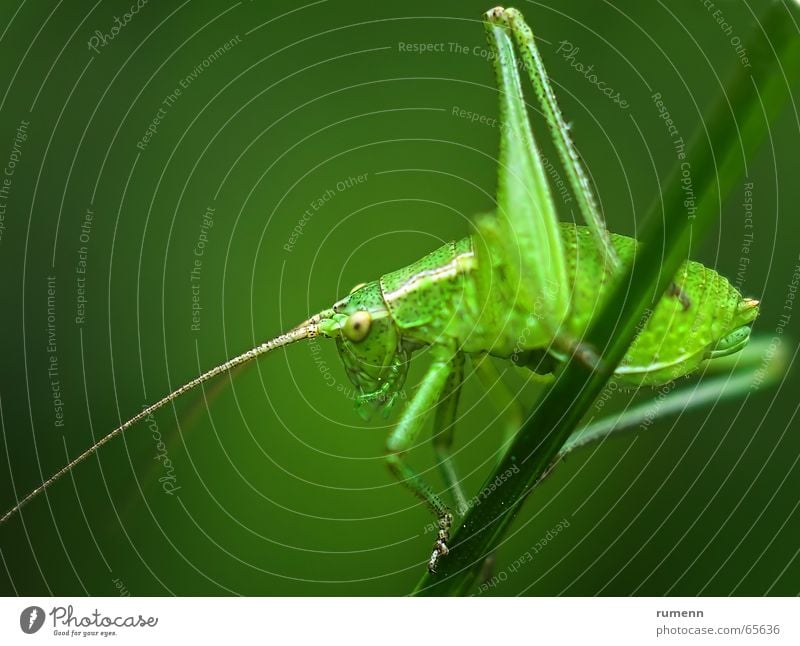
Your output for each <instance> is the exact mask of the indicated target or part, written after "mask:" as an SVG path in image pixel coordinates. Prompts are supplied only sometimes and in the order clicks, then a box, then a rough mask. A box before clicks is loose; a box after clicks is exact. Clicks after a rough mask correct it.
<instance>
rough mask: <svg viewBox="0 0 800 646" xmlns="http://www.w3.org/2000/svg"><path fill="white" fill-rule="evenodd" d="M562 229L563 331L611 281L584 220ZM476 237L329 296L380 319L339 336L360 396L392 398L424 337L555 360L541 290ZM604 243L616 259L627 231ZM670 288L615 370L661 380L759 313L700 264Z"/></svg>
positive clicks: (580, 320)
mask: <svg viewBox="0 0 800 646" xmlns="http://www.w3.org/2000/svg"><path fill="white" fill-rule="evenodd" d="M479 226H480V225H479ZM560 232H561V236H562V239H563V249H564V257H565V259H566V267H567V279H568V284H569V288H570V296H571V305H570V312H569V317H568V318H567V319H566V320H565V321H564V322H563V329H562V330H561V333H566V334H567V335H568V336H569V337H572V338H576V339H580V338H581V337H582V336H583V334H584V332H585V331H586V328H587V326H588V324H589V322H590V320H591V317H592V314H593V312H596V311H598V309H599V307H600V306H601V305H602V303H603V301H604V299H605V298H606V296H607V294H608V293H609V291H610V290H609V289H608V288H609V285H610V284H611V282H612V280H613V278H614V270H612V269H611V268H610V267H609V266H608V264H605V263H603V261H602V259H601V258H600V256H599V254H598V251H597V248H596V246H595V245H594V243H593V241H592V239H591V235H590V231H589V229H587V228H586V227H582V226H576V225H572V224H562V225H561V226H560ZM476 235H477V234H476ZM486 240H487V241H488V245H487V246H488V247H489V249H488V253H486V254H483V255H481V254H479V253H476V247H478V246H479V245H480V242H479V241H477V240H476V239H475V237H473V236H470V237H466V238H462V239H461V240H458V241H456V242H449V243H447V244H445V245H443V246H441V247H439V248H438V249H436V250H435V251H433V252H431V253H430V254H428V255H427V256H425V257H423V258H421V259H419V260H417V261H416V262H413V263H411V264H410V265H408V266H406V267H403V268H402V269H398V270H397V271H393V272H391V273H389V274H386V275H384V276H382V277H381V278H380V279H379V280H377V281H373V282H371V283H367V284H366V285H364V286H362V287H360V288H359V289H356V290H355V291H354V292H353V293H352V294H350V295H349V296H348V297H347V298H345V299H343V300H342V301H340V302H339V303H337V304H336V305H335V306H334V310H335V311H336V313H337V314H341V315H350V314H352V313H354V312H359V311H369V312H370V313H371V317H372V320H373V325H376V326H378V325H379V326H380V327H376V328H375V329H373V330H372V331H371V332H370V334H369V335H368V337H367V338H365V339H364V340H362V341H359V342H355V343H354V342H350V341H348V340H347V337H346V336H340V337H339V338H338V339H337V342H338V343H339V348H340V351H341V353H342V358H343V360H344V363H345V366H347V367H348V374H349V375H350V377H351V379H352V380H353V381H354V383H355V384H356V385H357V386H358V387H359V389H360V390H361V395H362V397H363V398H364V399H365V400H372V399H375V398H376V397H378V399H379V403H391V402H393V401H394V397H392V396H391V395H392V394H394V393H396V392H397V391H398V390H399V389H400V388H401V387H402V385H403V381H404V379H405V374H406V369H405V364H406V363H407V361H408V360H409V358H410V355H411V353H412V352H413V351H414V350H416V349H418V348H420V347H422V346H425V345H435V344H438V345H446V346H448V347H452V348H455V349H456V350H457V351H458V352H463V353H467V354H489V355H492V356H495V357H499V358H503V359H512V360H514V361H515V362H516V363H518V364H523V365H527V366H528V367H530V368H531V369H533V370H536V371H537V372H541V373H546V372H549V371H550V370H551V369H552V368H553V367H554V365H555V363H557V362H558V361H561V360H563V359H564V358H565V357H564V354H563V352H562V351H560V350H559V349H558V347H557V346H556V344H555V343H554V341H555V340H554V339H553V338H552V336H549V331H548V329H547V326H545V325H543V322H542V320H541V319H540V318H539V315H538V309H539V307H538V303H539V302H541V301H543V300H544V299H546V298H547V297H548V295H547V294H541V295H537V294H534V295H533V300H532V301H530V300H527V299H526V298H525V297H524V295H523V294H522V292H521V291H520V290H513V289H510V288H509V282H508V281H507V280H506V272H505V269H504V256H503V254H502V249H500V248H495V249H492V244H493V243H492V238H491V233H490V234H489V237H488V238H487V239H486ZM611 241H612V243H613V245H614V247H615V249H616V250H617V253H618V254H619V258H620V260H621V262H622V265H623V266H624V264H626V263H629V262H631V261H632V260H633V255H634V253H635V250H636V241H635V240H634V239H633V238H628V237H626V236H621V235H613V234H612V235H611ZM676 286H677V289H676V290H675V292H676V293H675V294H668V295H665V296H664V297H663V298H662V299H661V301H660V302H659V304H658V306H657V307H656V308H655V309H654V311H653V312H651V313H650V316H649V318H648V319H647V321H646V323H645V324H644V325H643V326H642V328H641V329H640V331H639V333H638V336H637V338H636V340H635V342H634V343H633V345H632V346H631V348H630V349H629V350H628V353H627V354H626V356H625V358H624V360H623V362H622V364H621V365H620V366H619V367H618V368H617V370H616V372H615V377H616V378H617V379H619V380H621V381H625V382H629V383H632V384H649V385H658V384H663V383H666V382H668V381H671V380H673V379H676V378H678V377H681V376H684V375H686V374H689V373H691V372H693V371H695V370H697V369H698V368H699V367H700V365H701V364H702V362H703V361H706V360H708V359H711V358H715V357H718V356H724V355H725V354H730V353H731V352H735V351H737V350H739V349H741V348H742V347H743V346H744V345H745V344H746V342H747V339H748V338H749V330H750V328H749V324H750V323H751V322H752V321H753V320H754V319H755V318H756V316H757V314H758V306H757V304H756V303H755V301H752V300H750V299H745V298H743V297H742V295H741V294H740V293H739V291H738V290H736V289H735V288H734V287H733V286H732V285H731V284H730V283H729V282H728V280H727V279H726V278H724V277H723V276H721V275H720V274H718V273H717V272H715V271H713V270H712V269H709V268H707V267H705V266H704V265H702V264H700V263H698V262H691V261H689V262H686V263H684V265H683V266H682V267H681V269H680V271H679V273H678V276H677V278H676ZM678 292H679V293H680V295H681V297H680V298H679V297H678V295H677V293H678ZM365 367H368V368H365ZM369 368H372V370H370V369H369ZM376 369H377V370H376Z"/></svg>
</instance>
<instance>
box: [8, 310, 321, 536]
mask: <svg viewBox="0 0 800 646" xmlns="http://www.w3.org/2000/svg"><path fill="white" fill-rule="evenodd" d="M332 315H333V310H325V311H324V312H320V313H319V314H315V315H314V316H312V317H311V318H310V319H308V320H307V321H304V322H303V323H301V324H300V325H298V326H297V327H294V328H292V329H291V330H289V331H288V332H284V333H283V334H280V335H279V336H276V337H275V338H274V339H271V340H269V341H267V342H266V343H262V344H261V345H259V346H256V347H255V348H252V349H250V350H248V351H247V352H245V353H243V354H240V355H239V356H238V357H234V358H233V359H229V360H228V361H226V362H225V363H222V364H220V365H218V366H216V367H214V368H211V370H208V371H207V372H204V373H203V374H201V375H200V376H198V377H195V378H194V379H192V380H191V381H189V382H187V383H185V384H183V386H181V387H180V388H178V389H177V390H173V391H172V392H171V393H170V394H169V395H166V396H165V397H162V398H161V399H159V400H158V401H157V402H155V403H154V404H150V406H148V407H147V408H145V409H143V410H142V411H141V412H140V413H137V414H136V415H134V416H133V417H131V418H130V419H129V420H128V421H127V422H125V423H123V424H122V425H120V426H118V427H117V428H115V429H114V430H113V431H111V432H110V433H109V434H108V435H105V436H104V437H103V438H101V439H100V440H98V441H97V442H96V443H95V444H93V445H92V446H91V447H89V448H88V449H86V450H85V451H84V452H83V453H81V454H80V455H79V456H78V457H77V458H75V459H74V460H72V461H71V462H70V463H69V464H67V465H66V466H65V467H63V468H61V469H59V470H58V471H56V472H55V473H54V474H53V475H52V476H50V477H49V478H48V479H47V480H45V481H44V482H43V483H42V484H40V485H39V486H38V487H36V489H34V490H33V491H31V492H30V493H29V494H28V495H27V496H25V497H24V498H23V499H22V500H18V501H17V504H16V505H15V506H14V507H12V508H11V509H9V510H8V511H7V512H6V513H5V514H4V515H3V517H2V518H0V525H2V524H3V523H5V522H6V521H7V520H8V519H9V518H11V517H12V516H13V515H14V514H15V513H17V512H18V511H19V510H20V509H21V508H22V507H24V506H25V505H26V504H28V503H29V502H30V501H31V500H33V499H34V498H36V496H38V495H39V494H40V493H42V492H43V491H45V490H46V489H47V488H49V487H50V485H52V484H53V483H54V482H55V481H56V480H58V479H59V478H60V477H61V476H63V475H64V474H65V473H69V471H71V470H72V469H74V468H75V467H76V466H77V465H78V464H80V463H81V462H83V461H84V460H85V459H86V458H88V457H89V456H90V455H93V454H94V453H96V452H97V451H98V449H99V448H100V447H101V446H103V445H104V444H105V443H106V442H109V441H110V440H112V439H113V438H115V437H117V436H118V435H121V434H122V433H124V432H125V431H126V430H128V429H129V428H130V427H131V426H133V425H134V424H136V423H137V422H140V421H142V420H143V419H144V418H145V417H147V416H148V415H150V414H151V413H153V412H154V411H157V410H158V409H159V408H161V407H162V406H165V405H166V404H169V403H170V402H171V401H173V400H175V399H177V398H178V397H180V396H181V395H183V393H185V392H187V391H189V390H192V388H195V387H196V386H199V385H200V384H202V383H204V382H206V381H208V380H209V379H211V378H212V377H216V376H217V375H219V374H221V373H223V372H228V371H229V370H231V369H233V368H235V367H236V366H239V365H241V364H243V363H247V362H248V361H252V360H253V359H255V358H256V357H259V356H261V355H262V354H266V353H267V352H270V351H271V350H275V349H277V348H282V347H284V346H287V345H289V344H290V343H294V342H295V341H302V340H303V339H311V338H314V337H315V336H318V335H319V333H320V332H319V322H320V321H321V320H322V319H324V318H328V317H330V316H332Z"/></svg>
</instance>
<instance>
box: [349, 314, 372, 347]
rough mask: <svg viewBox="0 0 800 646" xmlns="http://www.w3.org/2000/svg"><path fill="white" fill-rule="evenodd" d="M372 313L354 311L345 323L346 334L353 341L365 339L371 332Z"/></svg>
mask: <svg viewBox="0 0 800 646" xmlns="http://www.w3.org/2000/svg"><path fill="white" fill-rule="evenodd" d="M371 324H372V315H371V314H370V313H369V312H353V313H352V314H351V315H350V316H349V317H348V319H347V320H346V321H345V323H344V335H345V336H346V337H347V338H348V339H350V340H351V341H352V342H353V343H358V342H359V341H363V340H364V339H365V338H366V337H367V334H369V326H370V325H371Z"/></svg>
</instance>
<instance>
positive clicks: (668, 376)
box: [562, 224, 758, 385]
mask: <svg viewBox="0 0 800 646" xmlns="http://www.w3.org/2000/svg"><path fill="white" fill-rule="evenodd" d="M562 235H563V238H564V244H565V247H566V249H567V254H566V258H567V263H568V270H569V275H570V281H571V284H572V285H573V286H574V290H573V299H572V312H571V316H570V319H569V320H570V323H569V328H570V332H571V334H573V335H575V336H576V337H578V338H580V337H581V336H582V335H583V333H584V332H585V330H586V326H587V325H588V322H589V319H590V317H591V316H592V314H593V313H595V312H597V311H598V308H599V307H600V305H601V303H602V302H603V301H604V300H605V298H607V296H608V292H609V290H608V286H609V284H610V282H611V278H612V276H611V274H610V272H609V270H608V269H607V268H604V267H603V266H602V264H601V261H600V258H599V255H598V253H597V251H596V248H595V245H594V242H593V240H592V239H591V236H590V234H589V232H588V230H587V229H586V228H585V227H579V226H575V225H571V224H564V225H562ZM611 238H612V242H613V244H614V246H615V247H616V248H617V250H618V252H619V256H620V259H621V260H622V261H623V263H628V262H630V261H631V260H632V259H633V256H634V253H635V251H636V241H635V240H634V239H633V238H628V237H626V236H620V235H612V236H611ZM675 285H676V287H677V288H678V289H677V290H672V293H667V294H666V295H665V296H664V297H663V298H662V299H661V300H660V301H659V302H658V304H657V305H656V307H655V308H654V309H653V310H652V311H650V312H649V313H648V314H649V318H648V319H647V321H646V322H645V324H644V325H643V326H642V328H641V330H640V331H639V333H638V335H637V337H636V340H635V341H634V343H633V345H632V346H631V348H630V349H629V350H628V353H627V354H626V356H625V358H624V360H623V362H622V363H621V364H620V366H619V367H618V369H617V371H616V373H615V376H617V377H618V378H620V379H623V380H625V381H629V382H632V383H636V384H651V385H657V384H661V383H667V382H669V381H671V380H673V379H676V378H677V377H680V376H683V375H685V374H688V373H690V372H692V371H694V370H696V369H697V368H698V367H699V366H700V364H701V363H702V362H703V361H704V360H706V359H708V358H710V356H711V352H712V351H713V349H714V346H715V344H716V343H717V342H718V341H720V340H721V339H724V338H726V337H728V336H729V335H731V334H733V333H735V332H736V331H737V330H740V329H742V328H746V326H747V325H748V324H750V323H751V322H752V321H753V320H754V319H755V318H756V316H757V315H758V304H757V303H756V302H755V301H752V300H750V299H745V298H743V297H742V295H741V293H740V292H739V291H738V290H737V289H736V288H735V287H734V286H733V285H731V284H730V283H729V282H728V280H727V279H726V278H725V277H724V276H721V275H720V274H718V273H717V272H716V271H714V270H713V269H709V268H707V267H705V266H704V265H702V264H700V263H697V262H691V261H688V262H684V263H683V265H681V268H680V269H679V270H678V273H677V275H676V277H675ZM743 332H744V331H743ZM744 340H745V341H746V339H744Z"/></svg>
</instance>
